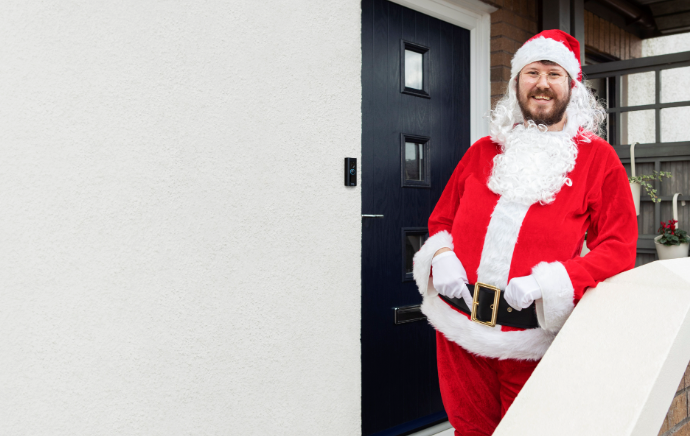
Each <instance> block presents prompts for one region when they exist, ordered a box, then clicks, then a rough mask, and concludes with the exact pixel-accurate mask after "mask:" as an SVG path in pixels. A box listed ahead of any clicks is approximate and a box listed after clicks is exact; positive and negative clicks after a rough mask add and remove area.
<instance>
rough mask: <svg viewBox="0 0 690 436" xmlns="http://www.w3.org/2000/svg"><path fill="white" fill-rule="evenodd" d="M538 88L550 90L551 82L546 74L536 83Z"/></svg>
mask: <svg viewBox="0 0 690 436" xmlns="http://www.w3.org/2000/svg"><path fill="white" fill-rule="evenodd" d="M536 86H537V88H550V87H551V86H550V85H549V81H548V80H547V79H546V74H540V75H539V79H537V83H536Z"/></svg>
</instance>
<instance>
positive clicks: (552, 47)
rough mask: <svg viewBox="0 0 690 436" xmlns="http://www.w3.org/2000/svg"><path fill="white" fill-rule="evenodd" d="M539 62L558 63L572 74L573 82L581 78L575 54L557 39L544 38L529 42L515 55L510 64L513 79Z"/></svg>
mask: <svg viewBox="0 0 690 436" xmlns="http://www.w3.org/2000/svg"><path fill="white" fill-rule="evenodd" d="M537 61H552V62H556V63H557V64H558V65H560V66H561V67H563V68H564V69H565V70H566V71H567V72H568V74H570V77H571V78H572V79H573V80H577V79H578V77H579V76H580V63H579V62H578V60H577V58H576V57H575V54H574V53H573V52H572V51H570V50H569V49H568V47H566V46H565V45H564V44H563V43H561V42H558V41H556V40H555V39H550V38H544V37H543V36H540V37H539V38H535V39H533V40H531V41H527V42H526V43H525V45H523V46H522V47H520V49H519V50H518V51H517V53H515V56H514V57H513V60H512V61H511V63H510V64H511V68H510V76H511V77H512V78H514V77H516V76H517V75H518V73H519V72H520V70H522V69H523V68H524V67H525V65H529V64H531V63H532V62H537Z"/></svg>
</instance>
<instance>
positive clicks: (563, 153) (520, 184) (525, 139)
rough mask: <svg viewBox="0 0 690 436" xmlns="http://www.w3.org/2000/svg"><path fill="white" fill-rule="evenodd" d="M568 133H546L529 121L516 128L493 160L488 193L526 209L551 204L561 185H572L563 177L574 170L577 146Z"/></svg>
mask: <svg viewBox="0 0 690 436" xmlns="http://www.w3.org/2000/svg"><path fill="white" fill-rule="evenodd" d="M568 130H570V129H563V131H562V132H547V131H546V127H545V126H537V125H535V124H534V122H532V121H530V122H529V127H525V126H524V125H523V124H519V125H517V126H516V127H515V128H513V129H512V131H510V133H509V134H508V135H507V137H506V141H505V143H504V144H503V145H502V146H501V151H502V153H500V154H498V155H497V156H496V157H494V167H493V169H492V171H491V176H490V177H489V183H488V187H489V189H491V191H493V192H494V193H496V194H498V195H500V196H502V197H504V198H505V199H506V200H510V201H515V202H517V203H521V204H524V205H527V206H529V205H532V204H534V203H536V202H539V203H541V204H549V203H551V202H553V201H554V200H555V199H556V194H557V193H558V192H559V191H560V190H561V188H562V187H563V185H564V184H566V185H568V186H571V185H572V181H571V180H570V179H569V178H568V177H567V176H568V173H569V172H570V171H572V170H573V168H575V159H576V158H577V145H576V144H575V142H574V141H573V139H574V138H573V135H572V134H571V132H568Z"/></svg>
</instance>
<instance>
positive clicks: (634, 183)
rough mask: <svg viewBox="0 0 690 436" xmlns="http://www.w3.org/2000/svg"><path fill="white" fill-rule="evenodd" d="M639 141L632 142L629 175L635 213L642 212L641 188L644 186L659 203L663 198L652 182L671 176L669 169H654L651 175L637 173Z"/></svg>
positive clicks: (654, 200) (655, 201)
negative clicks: (636, 158) (636, 163)
mask: <svg viewBox="0 0 690 436" xmlns="http://www.w3.org/2000/svg"><path fill="white" fill-rule="evenodd" d="M637 144H638V142H633V143H632V144H630V174H631V175H630V177H628V182H630V192H632V196H633V202H634V203H635V213H636V214H637V215H639V214H640V189H641V188H642V187H643V186H644V190H645V192H646V193H647V195H649V196H650V197H651V199H652V202H654V203H658V202H660V201H661V200H659V198H658V197H657V196H656V189H654V187H653V186H652V184H651V183H650V182H653V181H655V180H658V181H660V182H661V179H662V177H671V173H670V172H669V171H653V172H652V174H651V175H649V174H644V175H641V176H637V175H635V145H637Z"/></svg>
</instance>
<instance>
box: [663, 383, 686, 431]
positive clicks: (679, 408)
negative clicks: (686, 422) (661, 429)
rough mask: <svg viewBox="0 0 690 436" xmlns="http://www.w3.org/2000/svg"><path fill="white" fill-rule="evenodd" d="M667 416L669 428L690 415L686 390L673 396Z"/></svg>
mask: <svg viewBox="0 0 690 436" xmlns="http://www.w3.org/2000/svg"><path fill="white" fill-rule="evenodd" d="M666 417H667V419H668V426H669V428H673V426H675V425H676V424H678V423H679V422H681V421H682V420H683V419H685V418H687V417H688V398H687V395H686V394H685V392H683V393H682V394H680V395H676V396H675V398H673V401H672V402H671V407H670V408H669V409H668V414H667V415H666Z"/></svg>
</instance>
